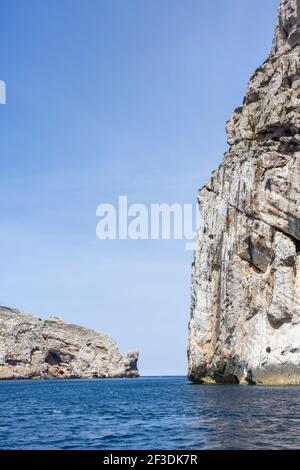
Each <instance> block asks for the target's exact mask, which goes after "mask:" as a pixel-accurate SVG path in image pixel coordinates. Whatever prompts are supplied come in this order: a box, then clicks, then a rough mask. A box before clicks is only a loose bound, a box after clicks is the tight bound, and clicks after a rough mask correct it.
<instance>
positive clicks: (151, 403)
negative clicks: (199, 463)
mask: <svg viewBox="0 0 300 470" xmlns="http://www.w3.org/2000/svg"><path fill="white" fill-rule="evenodd" d="M0 396H1V407H0V448H1V449H99V450H100V449H121V450H125V449H151V450H159V449H169V450H173V449H185V450H188V449H296V448H297V449H299V448H300V435H299V424H300V388H297V387H282V388H281V387H255V386H253V387H249V386H230V385H224V386H222V385H218V386H201V385H192V384H190V383H189V382H188V381H187V379H185V378H183V377H149V378H139V379H128V380H127V379H122V380H70V381H56V380H55V381H24V382H23V381H7V382H0Z"/></svg>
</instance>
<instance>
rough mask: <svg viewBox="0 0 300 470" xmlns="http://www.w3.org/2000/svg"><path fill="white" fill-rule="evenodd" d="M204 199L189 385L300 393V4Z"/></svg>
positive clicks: (259, 76)
mask: <svg viewBox="0 0 300 470" xmlns="http://www.w3.org/2000/svg"><path fill="white" fill-rule="evenodd" d="M227 132H228V143H229V145H230V149H229V151H228V153H226V154H225V158H224V161H223V163H222V165H221V166H220V167H219V168H218V169H217V170H216V171H215V172H214V173H213V175H212V177H211V180H210V181H209V182H208V183H207V185H206V186H204V187H203V188H202V189H201V190H200V193H199V204H200V209H201V213H202V226H201V227H200V230H199V237H198V242H197V247H196V252H195V260H194V264H193V274H192V307H191V320H190V327H189V329H190V335H189V351H188V354H189V377H190V379H191V380H192V381H194V382H197V383H224V382H229V383H250V384H251V383H257V384H300V197H299V196H300V0H282V1H281V4H280V9H279V19H278V23H277V26H276V31H275V38H274V43H273V47H272V50H271V53H270V56H269V58H268V59H267V60H266V62H265V63H264V64H263V65H262V66H261V67H260V68H259V69H258V70H257V71H256V72H255V73H254V75H253V77H252V78H251V80H250V83H249V86H248V91H247V94H246V97H245V99H244V103H243V106H242V107H240V108H238V109H237V110H236V111H235V112H234V114H233V116H232V117H231V119H230V121H229V122H228V124H227Z"/></svg>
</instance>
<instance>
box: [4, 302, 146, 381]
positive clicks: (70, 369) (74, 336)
mask: <svg viewBox="0 0 300 470" xmlns="http://www.w3.org/2000/svg"><path fill="white" fill-rule="evenodd" d="M137 360H138V353H137V352H136V351H131V352H129V353H128V354H127V355H125V356H123V355H122V354H121V353H120V352H119V349H118V347H117V345H116V343H115V341H113V340H112V339H111V338H109V337H108V336H105V335H104V334H103V333H98V332H96V331H94V330H89V329H87V328H83V327H81V326H77V325H69V324H66V323H65V322H64V321H63V320H61V319H60V318H57V317H51V318H50V319H49V320H41V319H38V318H36V317H33V316H32V315H28V314H24V313H22V312H20V311H18V310H13V309H9V308H4V307H0V380H1V379H51V378H58V379H65V378H68V379H70V378H105V377H107V378H111V377H137V376H138V370H137Z"/></svg>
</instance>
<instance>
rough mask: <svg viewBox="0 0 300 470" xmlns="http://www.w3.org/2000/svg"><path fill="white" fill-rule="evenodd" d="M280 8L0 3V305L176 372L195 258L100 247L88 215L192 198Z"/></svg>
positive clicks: (147, 365) (121, 0) (69, 0)
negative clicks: (98, 333) (108, 207)
mask: <svg viewBox="0 0 300 470" xmlns="http://www.w3.org/2000/svg"><path fill="white" fill-rule="evenodd" d="M278 3H279V1H278V0H264V1H263V2H262V1H261V0H226V1H223V0H216V1H214V2H211V1H205V0H186V1H184V2H183V1H182V0H151V1H148V0H86V1H83V0H43V1H40V0H27V1H26V2H24V0H2V1H1V6H0V16H1V30H0V57H1V67H0V71H1V72H0V74H1V76H0V79H1V80H5V82H6V85H7V104H6V105H5V106H0V122H1V139H0V155H1V157H0V158H1V160H0V161H1V172H0V197H1V199H0V200H1V204H0V208H1V231H0V254H1V263H0V276H1V298H0V304H2V305H6V306H11V307H17V308H20V309H22V310H25V311H29V312H32V313H35V314H37V315H39V316H41V317H45V318H46V317H48V316H49V315H52V314H55V315H59V316H61V317H63V318H64V319H65V320H66V321H70V322H74V323H80V324H83V325H86V326H89V327H93V328H96V329H100V330H102V331H104V332H106V333H108V334H109V335H111V336H113V337H114V338H115V339H116V340H117V341H118V343H119V345H120V348H121V349H122V350H123V351H126V350H128V349H132V348H136V349H139V350H140V354H141V357H140V371H141V373H142V374H157V375H161V374H185V373H186V370H187V360H186V342H187V328H188V319H189V302H190V271H191V270H190V265H191V262H192V254H191V253H189V252H186V251H185V250H184V242H182V241H140V242H133V241H105V242H104V241H99V240H98V239H97V238H96V232H95V230H96V224H97V219H96V216H95V213H96V207H97V206H98V204H100V203H103V202H111V203H116V202H117V199H118V196H119V195H120V194H126V195H128V199H129V203H131V202H132V203H133V202H141V203H145V204H150V203H162V202H166V203H173V202H178V203H194V202H195V201H196V195H197V189H198V188H199V187H200V186H201V185H203V184H204V182H205V181H206V180H207V179H208V178H209V175H210V173H211V172H212V170H213V169H214V168H215V167H216V166H217V165H218V164H219V163H220V162H221V160H222V156H223V153H224V152H225V151H226V148H227V145H226V135H225V123H226V121H227V120H228V118H229V117H230V114H231V113H232V111H233V110H234V108H235V107H237V106H239V105H240V104H241V102H242V99H243V96H244V93H245V89H246V84H247V81H248V79H249V77H250V75H251V73H252V72H253V71H254V70H255V68H256V67H257V66H259V65H260V64H261V63H262V61H263V60H264V59H265V58H266V56H267V54H268V51H269V49H270V47H271V42H272V35H273V29H274V23H275V18H276V10H277V7H278Z"/></svg>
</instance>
